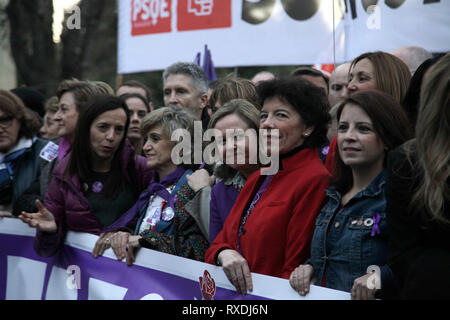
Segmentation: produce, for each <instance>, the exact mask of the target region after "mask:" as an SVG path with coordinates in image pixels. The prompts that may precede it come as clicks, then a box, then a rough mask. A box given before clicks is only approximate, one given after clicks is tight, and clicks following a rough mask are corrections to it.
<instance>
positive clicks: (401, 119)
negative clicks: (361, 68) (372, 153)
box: [333, 90, 412, 194]
mask: <svg viewBox="0 0 450 320" xmlns="http://www.w3.org/2000/svg"><path fill="white" fill-rule="evenodd" d="M349 103H352V104H356V105H357V106H359V107H360V108H361V109H362V110H364V112H365V113H367V115H368V116H369V118H370V120H371V121H372V124H373V128H374V130H375V133H376V134H377V136H378V137H379V138H380V140H381V141H382V142H383V144H384V146H385V147H386V148H387V149H388V151H387V152H389V150H392V149H395V148H396V147H397V146H399V145H401V144H403V143H404V142H405V141H407V140H409V139H410V138H412V133H411V131H412V130H411V127H410V125H409V121H408V118H407V116H406V113H405V111H404V110H403V108H402V107H401V106H400V104H399V103H398V102H396V101H395V100H394V98H393V97H392V96H390V95H388V94H387V93H384V92H381V91H377V90H367V91H366V90H364V91H357V92H355V93H354V94H352V95H351V96H350V97H349V98H347V99H345V100H344V101H342V102H341V103H340V104H339V107H338V110H337V120H338V123H339V119H340V118H341V114H342V110H343V109H344V107H345V106H346V105H347V104H349ZM338 134H339V132H338ZM386 159H387V157H385V159H384V160H385V162H384V166H385V165H386ZM333 183H334V184H335V186H336V189H337V190H338V191H339V192H340V193H341V194H344V193H346V192H348V191H349V190H350V189H351V188H352V186H353V175H352V169H351V168H350V167H349V166H347V165H346V164H344V162H343V161H342V159H341V157H340V155H339V151H337V152H336V173H335V176H334V178H333Z"/></svg>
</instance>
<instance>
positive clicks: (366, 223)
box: [364, 218, 373, 227]
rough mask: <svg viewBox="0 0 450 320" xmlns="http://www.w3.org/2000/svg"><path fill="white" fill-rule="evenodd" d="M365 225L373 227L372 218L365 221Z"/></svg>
mask: <svg viewBox="0 0 450 320" xmlns="http://www.w3.org/2000/svg"><path fill="white" fill-rule="evenodd" d="M364 225H365V226H366V227H370V226H371V225H373V219H372V218H367V219H366V220H364Z"/></svg>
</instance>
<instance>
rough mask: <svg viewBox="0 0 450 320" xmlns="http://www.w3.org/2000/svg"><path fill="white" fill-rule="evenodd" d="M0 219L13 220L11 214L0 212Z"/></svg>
mask: <svg viewBox="0 0 450 320" xmlns="http://www.w3.org/2000/svg"><path fill="white" fill-rule="evenodd" d="M0 218H15V216H13V214H12V213H11V212H8V211H0Z"/></svg>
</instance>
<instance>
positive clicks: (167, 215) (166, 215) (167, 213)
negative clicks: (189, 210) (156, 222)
mask: <svg viewBox="0 0 450 320" xmlns="http://www.w3.org/2000/svg"><path fill="white" fill-rule="evenodd" d="M174 216H175V213H174V212H173V210H172V208H170V207H169V208H167V209H166V210H164V211H163V212H162V214H161V219H162V220H164V221H170V220H172V219H173V217H174Z"/></svg>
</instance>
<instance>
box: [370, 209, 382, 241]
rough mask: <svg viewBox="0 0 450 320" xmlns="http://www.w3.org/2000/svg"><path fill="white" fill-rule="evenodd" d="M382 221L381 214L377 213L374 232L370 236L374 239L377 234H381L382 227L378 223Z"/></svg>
mask: <svg viewBox="0 0 450 320" xmlns="http://www.w3.org/2000/svg"><path fill="white" fill-rule="evenodd" d="M380 220H381V216H380V214H379V213H376V214H375V215H374V216H373V226H372V232H371V233H370V235H371V236H372V237H373V236H375V235H376V234H380V233H381V231H380V227H379V226H378V223H379V222H380Z"/></svg>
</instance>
